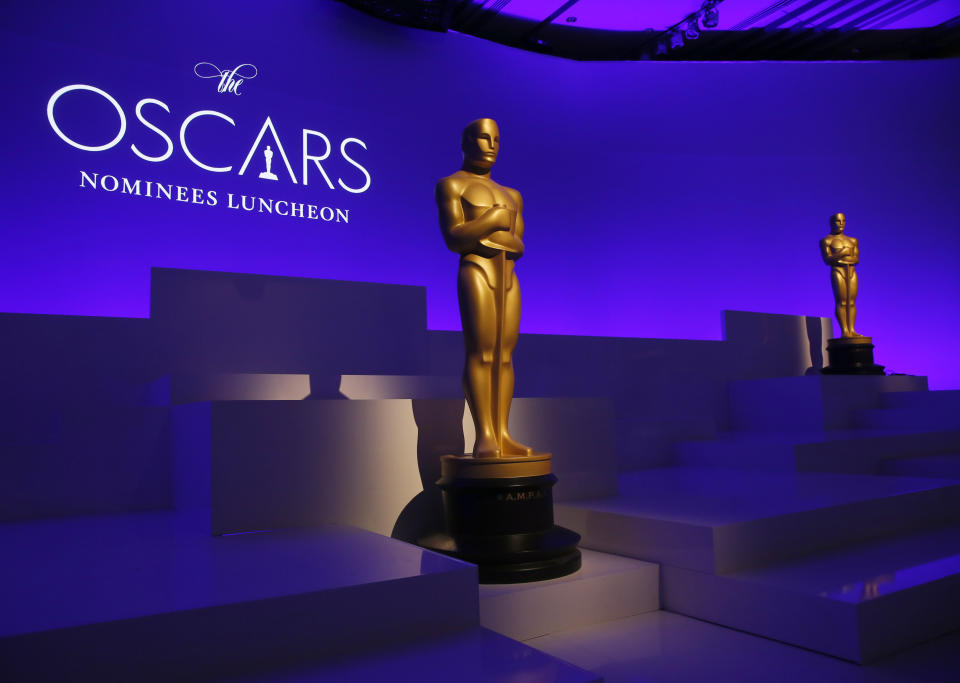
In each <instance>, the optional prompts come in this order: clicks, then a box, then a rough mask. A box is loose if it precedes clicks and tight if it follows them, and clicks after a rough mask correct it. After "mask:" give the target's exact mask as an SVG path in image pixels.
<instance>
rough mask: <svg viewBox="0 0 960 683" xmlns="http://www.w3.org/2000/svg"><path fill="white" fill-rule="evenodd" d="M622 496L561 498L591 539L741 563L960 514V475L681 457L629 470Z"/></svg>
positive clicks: (653, 555)
mask: <svg viewBox="0 0 960 683" xmlns="http://www.w3.org/2000/svg"><path fill="white" fill-rule="evenodd" d="M619 489H620V492H619V494H618V495H617V496H616V497H611V498H606V499H596V500H590V501H577V502H570V503H564V504H559V505H557V506H556V510H555V513H556V518H557V523H558V524H561V525H563V526H565V527H568V528H570V529H573V530H574V531H576V532H577V533H579V534H581V536H582V537H583V540H582V543H581V546H582V547H586V548H590V549H593V550H599V551H602V552H609V553H615V554H618V555H626V556H629V557H635V558H637V559H641V560H646V561H649V562H658V563H662V564H667V565H671V566H675V567H683V568H687V569H693V570H697V571H704V572H716V573H720V572H731V571H736V570H738V569H745V568H749V567H757V566H762V565H764V564H768V563H770V562H774V561H777V560H782V559H786V558H790V557H799V556H802V555H805V554H809V553H813V552H817V551H820V550H825V549H828V548H832V547H837V546H840V545H843V544H846V543H853V542H858V541H862V540H866V539H870V538H877V537H882V536H889V535H894V534H896V533H899V532H903V531H906V530H911V529H928V528H931V527H934V526H937V525H940V524H943V523H945V522H947V521H948V520H951V519H958V518H960V483H955V482H949V481H944V480H937V479H920V478H904V477H879V476H868V475H847V474H813V473H799V474H798V473H789V474H781V473H767V472H751V471H744V470H721V469H711V468H693V467H672V468H658V469H651V470H642V471H638V472H631V473H629V474H624V475H621V476H620V478H619Z"/></svg>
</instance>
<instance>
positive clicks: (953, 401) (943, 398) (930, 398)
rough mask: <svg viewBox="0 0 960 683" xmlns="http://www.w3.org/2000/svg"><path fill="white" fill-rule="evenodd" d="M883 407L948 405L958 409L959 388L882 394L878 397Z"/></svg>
mask: <svg viewBox="0 0 960 683" xmlns="http://www.w3.org/2000/svg"><path fill="white" fill-rule="evenodd" d="M880 404H881V406H882V407H884V408H912V407H924V408H930V407H934V406H936V407H940V406H944V407H950V408H954V409H955V410H960V390H958V389H951V390H946V391H924V392H920V393H919V394H918V393H916V392H913V391H906V392H904V391H896V392H891V393H888V394H884V395H883V396H882V397H881V399H880Z"/></svg>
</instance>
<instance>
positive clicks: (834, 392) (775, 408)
mask: <svg viewBox="0 0 960 683" xmlns="http://www.w3.org/2000/svg"><path fill="white" fill-rule="evenodd" d="M926 388H927V381H926V378H925V377H912V376H895V377H882V376H854V375H813V376H807V377H778V378H771V379H756V380H741V381H734V382H731V383H730V386H729V410H730V427H731V429H737V430H749V431H760V432H777V431H798V430H799V431H803V430H818V429H847V428H851V427H854V426H855V416H856V412H857V411H858V410H863V409H867V408H877V407H879V406H880V400H881V396H882V395H883V394H884V393H886V392H891V391H896V392H901V393H905V392H910V393H914V392H916V393H925V390H926Z"/></svg>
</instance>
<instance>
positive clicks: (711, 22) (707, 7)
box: [700, 0, 720, 28]
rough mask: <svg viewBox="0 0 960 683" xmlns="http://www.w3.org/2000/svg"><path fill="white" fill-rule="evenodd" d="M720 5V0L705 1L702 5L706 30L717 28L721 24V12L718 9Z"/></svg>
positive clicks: (701, 10) (701, 12)
mask: <svg viewBox="0 0 960 683" xmlns="http://www.w3.org/2000/svg"><path fill="white" fill-rule="evenodd" d="M719 4H720V0H704V2H703V4H702V5H700V14H701V16H702V17H703V27H704V28H716V27H717V25H718V24H719V23H720V10H718V9H717V5H719Z"/></svg>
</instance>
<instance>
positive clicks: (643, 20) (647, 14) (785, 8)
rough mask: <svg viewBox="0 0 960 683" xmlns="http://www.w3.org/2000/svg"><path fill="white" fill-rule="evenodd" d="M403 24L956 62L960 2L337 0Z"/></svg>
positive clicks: (722, 49)
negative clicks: (953, 60) (939, 59)
mask: <svg viewBox="0 0 960 683" xmlns="http://www.w3.org/2000/svg"><path fill="white" fill-rule="evenodd" d="M340 1H341V2H343V3H345V4H347V5H349V6H351V7H354V8H356V9H358V10H361V11H363V12H365V13H367V14H370V15H373V16H375V17H379V18H381V19H384V20H387V21H391V22H394V23H397V24H402V25H405V26H412V27H415V28H421V29H427V30H431V31H457V32H460V33H467V34H470V35H474V36H477V37H479V38H485V39H487V40H492V41H495V42H498V43H502V44H504V45H509V46H511V47H516V48H521V49H524V50H530V51H533V52H541V53H545V54H551V55H556V56H558V57H566V58H569V59H577V60H646V59H649V60H665V61H761V60H763V61H838V60H839V61H864V60H890V59H900V60H902V59H929V58H937V57H957V56H960V0H779V1H773V0H704V1H703V2H700V0H666V1H661V2H653V1H644V0H340Z"/></svg>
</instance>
